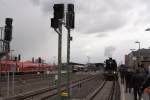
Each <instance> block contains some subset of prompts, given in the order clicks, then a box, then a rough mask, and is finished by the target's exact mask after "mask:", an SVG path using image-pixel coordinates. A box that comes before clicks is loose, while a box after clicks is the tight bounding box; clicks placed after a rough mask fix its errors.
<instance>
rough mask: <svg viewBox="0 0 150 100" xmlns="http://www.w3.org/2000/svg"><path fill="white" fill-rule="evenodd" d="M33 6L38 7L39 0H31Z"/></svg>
mask: <svg viewBox="0 0 150 100" xmlns="http://www.w3.org/2000/svg"><path fill="white" fill-rule="evenodd" d="M31 1H32V3H33V4H35V5H39V4H40V0H31Z"/></svg>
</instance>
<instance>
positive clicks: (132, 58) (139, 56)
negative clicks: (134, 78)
mask: <svg viewBox="0 0 150 100" xmlns="http://www.w3.org/2000/svg"><path fill="white" fill-rule="evenodd" d="M125 64H126V65H127V66H128V67H131V68H133V69H137V68H138V66H139V65H140V66H141V65H142V66H143V67H147V68H148V67H149V66H150V48H149V49H140V50H136V51H132V52H130V53H129V54H127V55H125Z"/></svg>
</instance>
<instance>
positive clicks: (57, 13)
mask: <svg viewBox="0 0 150 100" xmlns="http://www.w3.org/2000/svg"><path fill="white" fill-rule="evenodd" d="M53 8H54V18H55V19H63V18H64V4H54V7H53Z"/></svg>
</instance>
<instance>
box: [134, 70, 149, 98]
mask: <svg viewBox="0 0 150 100" xmlns="http://www.w3.org/2000/svg"><path fill="white" fill-rule="evenodd" d="M145 75H146V74H145V73H144V72H141V70H139V69H138V70H136V73H135V74H134V75H133V77H132V84H133V90H134V100H137V97H139V100H141V98H142V92H141V91H140V87H141V86H142V84H143V82H144V80H145Z"/></svg>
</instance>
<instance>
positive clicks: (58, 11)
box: [51, 4, 74, 100]
mask: <svg viewBox="0 0 150 100" xmlns="http://www.w3.org/2000/svg"><path fill="white" fill-rule="evenodd" d="M67 7H68V8H67V12H66V13H65V14H66V20H64V4H54V7H53V8H54V18H51V27H52V28H54V30H55V31H56V32H57V33H58V82H57V85H58V95H59V97H60V93H61V69H62V61H61V57H62V54H61V51H62V25H65V27H66V28H67V30H68V34H67V91H66V94H67V96H66V97H67V100H69V98H70V92H69V88H70V66H69V63H70V40H71V39H72V38H71V37H70V31H71V29H73V28H74V5H73V4H68V5H67ZM64 21H66V22H64Z"/></svg>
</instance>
